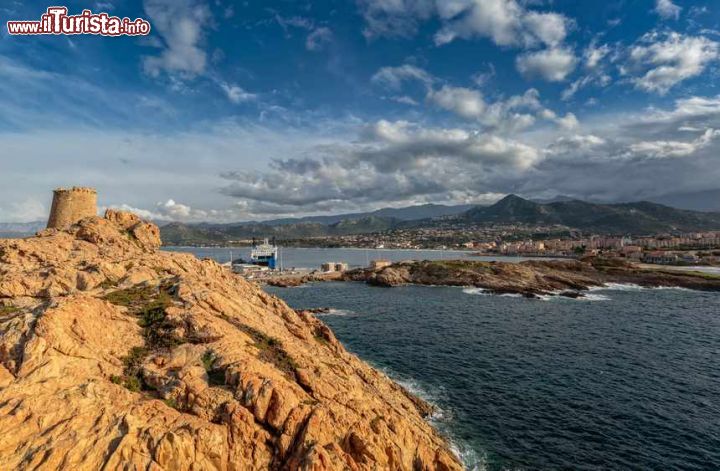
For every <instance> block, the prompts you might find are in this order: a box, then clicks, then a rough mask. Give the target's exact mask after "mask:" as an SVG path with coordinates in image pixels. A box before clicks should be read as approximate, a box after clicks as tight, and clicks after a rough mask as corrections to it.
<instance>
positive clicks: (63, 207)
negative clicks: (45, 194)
mask: <svg viewBox="0 0 720 471" xmlns="http://www.w3.org/2000/svg"><path fill="white" fill-rule="evenodd" d="M53 193H54V194H53V202H52V208H51V209H50V218H49V219H48V224H47V227H48V228H57V229H62V228H64V227H67V226H70V225H72V224H75V223H76V222H78V221H79V220H81V219H84V218H86V217H90V216H97V191H95V189H94V188H80V187H72V188H58V189H57V190H55V191H54V192H53Z"/></svg>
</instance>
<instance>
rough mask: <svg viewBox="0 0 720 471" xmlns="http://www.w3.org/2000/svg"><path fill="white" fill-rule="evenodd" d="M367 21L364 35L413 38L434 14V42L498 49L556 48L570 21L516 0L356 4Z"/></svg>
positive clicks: (395, 0)
mask: <svg viewBox="0 0 720 471" xmlns="http://www.w3.org/2000/svg"><path fill="white" fill-rule="evenodd" d="M358 3H359V6H360V11H361V13H362V15H363V17H364V19H365V23H366V26H365V30H364V33H365V35H366V37H368V38H374V37H378V36H388V37H393V36H405V37H408V36H412V35H414V34H415V33H416V32H417V30H418V28H419V24H420V22H422V21H427V20H429V19H430V18H432V17H433V16H437V17H438V18H439V19H440V22H441V24H442V27H441V28H440V30H439V31H437V33H436V34H435V43H436V44H438V45H443V44H447V43H450V42H452V41H454V40H455V39H458V38H462V39H471V38H475V37H479V38H488V39H490V40H491V41H493V42H494V43H495V44H497V45H499V46H515V47H533V46H542V45H545V46H548V47H556V46H559V45H560V44H561V43H562V42H563V41H564V40H565V38H566V36H567V34H568V30H569V28H570V27H571V25H572V21H571V20H570V19H568V18H567V17H565V16H564V15H561V14H559V13H552V12H537V11H533V10H528V9H527V8H526V7H525V5H526V4H527V2H518V1H517V0H359V2H358Z"/></svg>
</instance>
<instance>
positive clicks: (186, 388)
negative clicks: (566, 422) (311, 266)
mask: <svg viewBox="0 0 720 471" xmlns="http://www.w3.org/2000/svg"><path fill="white" fill-rule="evenodd" d="M159 246H160V239H159V232H158V229H157V227H156V226H154V225H151V224H148V223H145V222H142V221H140V220H139V219H138V218H137V217H135V216H134V215H132V214H129V213H122V212H115V211H108V212H107V214H106V216H105V217H104V218H100V217H90V218H86V219H83V220H82V221H80V222H79V223H77V224H74V225H72V226H70V227H69V228H67V229H66V230H62V231H61V230H57V229H48V230H46V231H43V232H42V233H40V234H38V236H37V237H33V238H29V239H23V240H6V241H0V469H73V470H84V469H88V470H90V469H92V470H96V469H147V470H163V469H165V470H179V469H188V470H189V469H195V470H214V469H217V470H253V469H257V470H261V469H262V470H264V469H291V470H295V469H303V470H326V469H327V470H347V469H350V470H380V469H393V470H395V469H397V470H400V469H402V470H411V469H412V470H459V469H461V465H460V463H459V462H458V461H457V459H456V458H455V457H454V455H453V454H452V453H451V452H450V451H449V450H448V448H447V444H446V442H445V441H444V440H443V439H442V438H441V437H440V436H439V435H438V434H437V433H436V432H435V431H434V430H433V429H432V428H431V427H430V425H428V423H427V422H426V420H425V419H424V416H425V415H426V414H427V413H428V412H429V408H428V406H427V404H425V403H423V402H422V401H421V400H419V399H417V398H415V397H413V396H412V395H410V394H409V393H408V392H406V391H405V390H404V389H403V388H401V387H400V386H398V385H397V384H395V383H394V382H392V381H391V380H389V379H388V378H387V377H386V376H384V375H383V374H381V373H380V372H378V371H376V370H374V369H372V368H370V367H369V366H368V365H366V364H365V363H363V362H362V361H360V360H359V359H358V358H357V357H355V356H354V355H352V354H350V353H348V352H347V351H346V350H345V349H344V348H343V347H342V345H341V344H340V343H339V342H338V341H337V340H336V339H335V337H334V336H333V333H332V332H331V331H330V329H329V328H328V327H327V326H325V325H324V324H323V323H322V322H320V321H319V320H318V319H316V318H315V317H314V316H313V315H312V314H310V313H306V312H296V311H294V310H292V309H290V308H289V307H288V306H287V305H286V304H285V303H284V302H282V301H281V300H279V299H277V298H275V297H273V296H270V295H268V294H266V293H265V292H263V291H262V290H261V289H259V288H258V287H257V286H255V285H253V284H250V283H248V282H246V281H244V280H242V279H241V278H239V277H237V276H235V275H233V274H231V273H229V272H228V271H226V270H224V269H223V268H222V267H221V266H219V265H218V264H217V263H215V262H213V261H209V260H198V259H197V258H195V257H194V256H192V255H189V254H179V253H168V252H162V251H159V250H158V249H159Z"/></svg>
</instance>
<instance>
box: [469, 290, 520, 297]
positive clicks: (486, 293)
mask: <svg viewBox="0 0 720 471" xmlns="http://www.w3.org/2000/svg"><path fill="white" fill-rule="evenodd" d="M463 293H465V294H472V295H476V296H502V297H504V298H522V297H524V296H523V295H522V294H518V293H503V294H496V293H493V292H492V291H488V290H486V289H485V288H463Z"/></svg>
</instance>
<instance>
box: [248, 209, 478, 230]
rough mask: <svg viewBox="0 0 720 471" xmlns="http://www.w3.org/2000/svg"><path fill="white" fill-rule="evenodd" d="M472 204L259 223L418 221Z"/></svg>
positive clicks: (450, 213) (455, 212)
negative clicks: (364, 220)
mask: <svg viewBox="0 0 720 471" xmlns="http://www.w3.org/2000/svg"><path fill="white" fill-rule="evenodd" d="M474 207H475V205H472V204H461V205H456V206H446V205H442V204H422V205H418V206H408V207H405V208H383V209H378V210H376V211H371V212H365V213H348V214H334V215H331V216H306V217H302V218H286V219H274V220H270V221H263V222H262V223H259V224H265V225H270V226H277V225H281V224H299V223H303V222H317V223H320V224H324V225H330V224H335V223H338V222H341V221H348V220H358V219H367V218H373V217H374V218H383V219H396V220H398V221H416V220H418V219H431V218H437V217H443V216H455V215H458V214H462V213H464V212H465V211H467V210H469V209H471V208H474Z"/></svg>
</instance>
